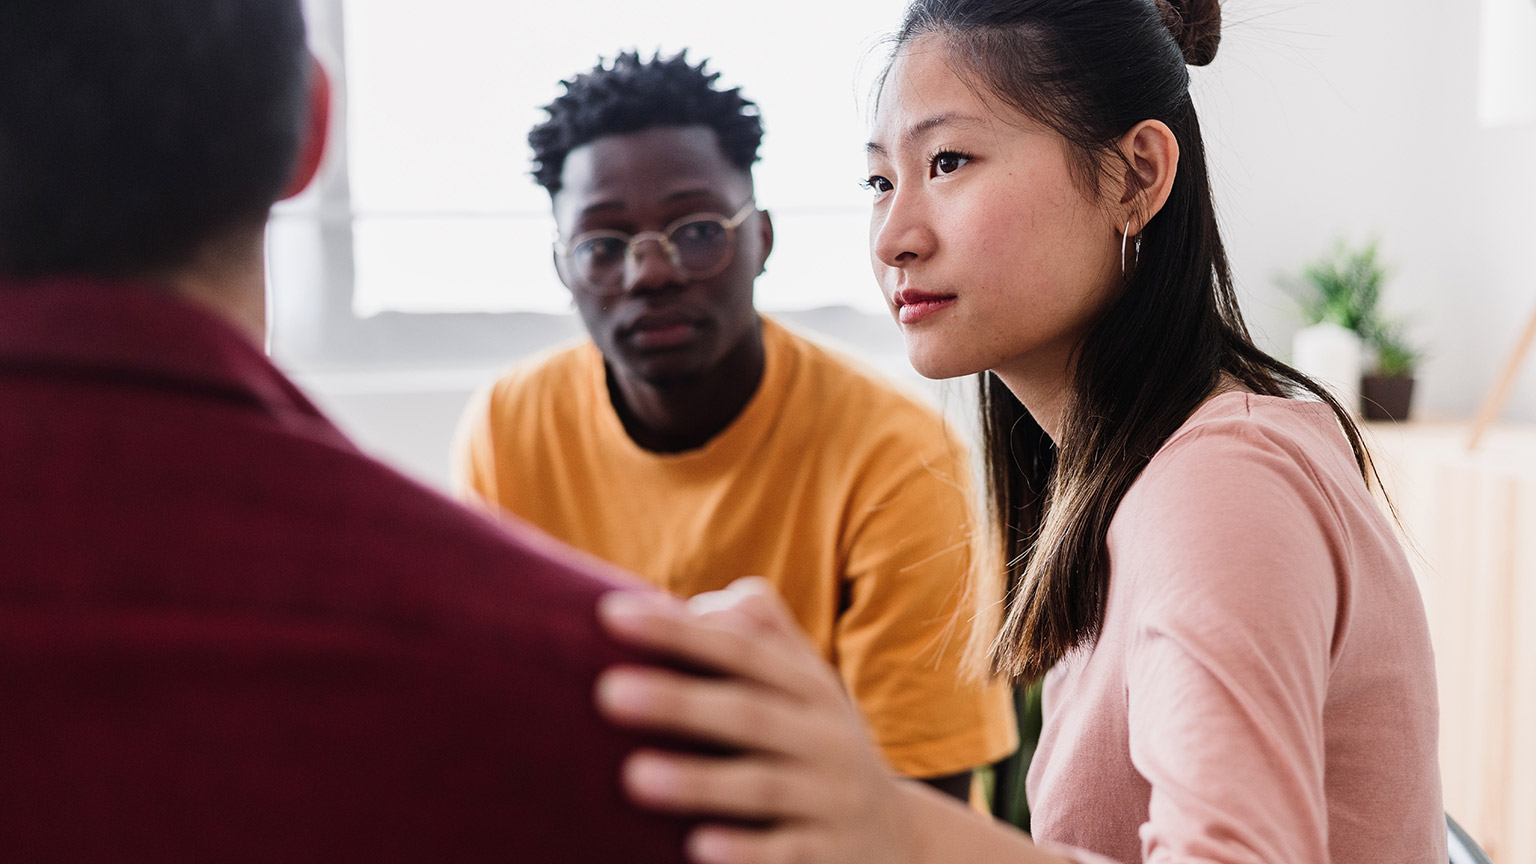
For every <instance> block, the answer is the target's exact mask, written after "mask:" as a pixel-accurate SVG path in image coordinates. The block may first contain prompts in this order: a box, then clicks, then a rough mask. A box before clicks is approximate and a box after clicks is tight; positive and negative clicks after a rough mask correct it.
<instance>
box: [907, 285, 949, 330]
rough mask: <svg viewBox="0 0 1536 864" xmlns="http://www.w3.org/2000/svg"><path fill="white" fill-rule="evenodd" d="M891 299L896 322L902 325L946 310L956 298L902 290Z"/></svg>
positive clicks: (909, 289) (947, 295)
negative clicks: (894, 306) (894, 307)
mask: <svg viewBox="0 0 1536 864" xmlns="http://www.w3.org/2000/svg"><path fill="white" fill-rule="evenodd" d="M891 299H892V301H893V302H895V304H896V320H898V321H900V322H901V323H903V324H916V323H918V322H919V321H922V320H923V319H925V318H927V317H929V316H930V315H934V314H936V313H938V312H939V311H941V310H943V309H946V308H948V307H949V306H951V305H952V304H953V303H954V302H955V300H956V299H958V298H957V297H956V296H955V295H954V294H931V293H929V292H927V291H916V290H913V289H911V288H903V289H902V290H900V291H897V292H896V296H894V297H892V298H891Z"/></svg>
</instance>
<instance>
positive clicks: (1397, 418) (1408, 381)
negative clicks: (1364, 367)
mask: <svg viewBox="0 0 1536 864" xmlns="http://www.w3.org/2000/svg"><path fill="white" fill-rule="evenodd" d="M1412 401H1413V379H1412V378H1403V377H1392V378H1389V377H1387V376H1385V375H1367V376H1365V377H1364V378H1361V379H1360V413H1362V414H1364V415H1365V419H1367V420H1391V421H1394V422H1398V423H1401V422H1403V421H1405V420H1407V419H1408V406H1409V403H1411V402H1412Z"/></svg>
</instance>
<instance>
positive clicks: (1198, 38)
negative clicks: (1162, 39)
mask: <svg viewBox="0 0 1536 864" xmlns="http://www.w3.org/2000/svg"><path fill="white" fill-rule="evenodd" d="M1157 6H1158V9H1159V10H1161V11H1162V13H1163V23H1164V24H1166V25H1168V29H1169V30H1170V31H1172V33H1173V38H1174V40H1175V41H1177V42H1178V43H1179V50H1180V51H1182V52H1184V62H1185V63H1188V64H1189V65H1191V66H1205V65H1207V64H1208V63H1210V62H1211V61H1212V60H1215V59H1216V49H1217V48H1218V47H1220V46H1221V2H1220V0H1157Z"/></svg>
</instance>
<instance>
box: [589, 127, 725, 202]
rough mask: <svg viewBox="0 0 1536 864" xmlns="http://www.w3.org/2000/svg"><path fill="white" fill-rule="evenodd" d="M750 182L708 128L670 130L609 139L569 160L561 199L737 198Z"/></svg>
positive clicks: (603, 138) (596, 141)
mask: <svg viewBox="0 0 1536 864" xmlns="http://www.w3.org/2000/svg"><path fill="white" fill-rule="evenodd" d="M750 184H751V181H750V178H749V177H748V176H747V175H746V173H745V172H743V171H742V170H740V169H738V168H736V167H735V166H734V165H732V164H730V162H729V161H728V160H727V159H726V158H725V154H724V152H723V151H722V150H721V149H720V144H719V140H718V139H717V138H716V136H715V133H714V131H713V130H712V129H709V128H708V127H705V126H668V127H656V128H653V129H646V130H642V131H640V132H632V133H626V134H622V135H605V136H603V137H600V138H597V139H595V140H593V141H592V142H590V143H588V144H584V145H582V146H580V147H576V148H574V149H572V150H571V152H570V153H569V154H567V156H566V160H565V165H564V167H563V169H562V172H561V193H560V197H562V198H567V199H575V200H580V201H582V202H584V203H582V204H581V205H580V207H582V208H585V207H587V206H589V205H590V204H592V203H597V202H600V201H604V200H608V199H615V200H620V199H623V200H627V199H635V198H640V199H646V200H652V201H656V200H660V199H664V198H666V199H671V198H678V197H685V196H688V195H703V196H707V195H710V194H715V195H723V196H726V197H736V196H738V195H740V194H742V193H743V192H744V191H745V190H746V189H747V188H748V187H750Z"/></svg>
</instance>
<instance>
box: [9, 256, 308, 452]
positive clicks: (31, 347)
mask: <svg viewBox="0 0 1536 864" xmlns="http://www.w3.org/2000/svg"><path fill="white" fill-rule="evenodd" d="M18 369H30V370H36V371H44V372H52V373H55V374H58V373H65V374H72V375H81V376H88V377H95V376H110V377H113V378H116V379H124V378H125V377H131V378H135V379H137V380H139V381H141V382H152V383H153V384H155V385H156V386H162V387H171V388H178V389H183V390H186V391H189V392H191V393H198V394H202V395H203V396H205V397H208V398H217V399H221V400H223V401H238V402H244V403H247V404H248V405H250V406H251V407H252V408H255V409H257V410H263V411H266V412H268V413H271V414H274V415H307V416H309V417H312V418H315V419H317V420H322V421H323V417H322V415H321V414H320V412H319V410H318V409H316V408H315V406H314V405H313V404H312V403H311V402H310V401H309V399H308V398H307V397H305V396H304V394H303V393H301V392H300V391H299V389H298V388H297V387H295V386H294V385H293V383H292V382H291V381H289V380H288V379H287V378H286V377H285V376H284V375H283V374H282V372H280V371H279V370H278V369H277V367H275V366H273V365H272V363H271V361H270V360H268V359H267V357H266V356H265V355H264V354H263V353H262V352H261V351H260V350H259V349H258V348H257V347H256V346H255V345H253V344H252V343H251V341H250V340H249V338H248V337H246V336H245V335H244V334H242V333H241V332H240V331H238V330H237V329H235V327H234V326H233V325H231V324H229V323H227V322H225V321H223V320H222V319H220V318H218V316H216V315H215V314H214V313H212V312H210V311H206V310H203V309H201V308H199V307H197V306H195V305H193V304H192V303H190V302H188V301H187V300H184V299H182V298H180V297H178V296H177V295H176V294H175V293H174V292H173V291H172V290H171V289H169V288H165V287H161V286H156V285H152V284H146V283H135V282H114V281H107V280H98V279H90V278H60V279H48V280H39V281H30V282H18V281H13V280H0V370H18ZM327 425H329V424H327Z"/></svg>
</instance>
